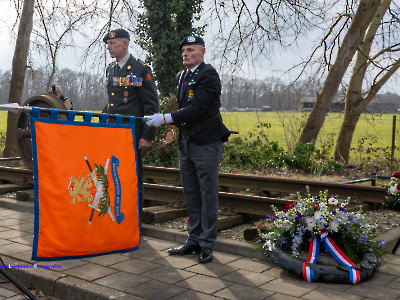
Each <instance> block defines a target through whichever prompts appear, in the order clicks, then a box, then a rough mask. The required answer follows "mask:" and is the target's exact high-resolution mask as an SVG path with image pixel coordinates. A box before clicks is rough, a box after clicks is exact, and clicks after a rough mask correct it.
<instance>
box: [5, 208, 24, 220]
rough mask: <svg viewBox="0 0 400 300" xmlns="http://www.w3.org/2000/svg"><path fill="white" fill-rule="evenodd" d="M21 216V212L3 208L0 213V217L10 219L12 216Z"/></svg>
mask: <svg viewBox="0 0 400 300" xmlns="http://www.w3.org/2000/svg"><path fill="white" fill-rule="evenodd" d="M19 214H20V212H17V211H15V210H11V209H6V208H2V209H1V211H0V217H6V218H8V217H10V216H11V215H19Z"/></svg>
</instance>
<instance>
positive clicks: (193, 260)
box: [154, 254, 199, 269]
mask: <svg viewBox="0 0 400 300" xmlns="http://www.w3.org/2000/svg"><path fill="white" fill-rule="evenodd" d="M154 262H155V263H158V264H162V265H165V266H173V267H175V268H178V269H185V268H188V267H190V266H193V265H195V264H197V263H199V256H198V255H196V254H190V255H185V256H180V255H168V256H166V257H163V258H160V259H157V260H155V261H154Z"/></svg>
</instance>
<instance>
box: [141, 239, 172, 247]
mask: <svg viewBox="0 0 400 300" xmlns="http://www.w3.org/2000/svg"><path fill="white" fill-rule="evenodd" d="M177 246H178V244H176V243H173V242H169V241H163V240H154V239H149V240H147V241H143V242H142V243H140V247H150V248H152V249H155V250H166V249H168V248H172V247H177Z"/></svg>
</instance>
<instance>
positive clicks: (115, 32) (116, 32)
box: [103, 28, 130, 44]
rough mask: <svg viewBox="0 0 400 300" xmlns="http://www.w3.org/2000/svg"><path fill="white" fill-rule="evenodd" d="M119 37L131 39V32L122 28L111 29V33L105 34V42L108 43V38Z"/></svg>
mask: <svg viewBox="0 0 400 300" xmlns="http://www.w3.org/2000/svg"><path fill="white" fill-rule="evenodd" d="M117 38H122V39H128V40H130V36H129V32H128V31H126V30H125V29H122V28H119V29H114V30H111V31H110V32H109V33H107V34H106V35H105V36H104V38H103V42H104V43H106V44H107V41H108V40H112V39H117Z"/></svg>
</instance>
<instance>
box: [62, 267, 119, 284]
mask: <svg viewBox="0 0 400 300" xmlns="http://www.w3.org/2000/svg"><path fill="white" fill-rule="evenodd" d="M116 272H117V270H115V269H112V268H109V267H104V266H100V265H96V264H92V263H88V264H85V265H84V266H79V267H75V268H72V269H68V270H66V271H65V273H67V274H70V275H73V276H76V277H79V278H82V279H85V280H90V281H91V280H95V279H98V278H101V277H104V276H107V275H110V274H113V273H116Z"/></svg>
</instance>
